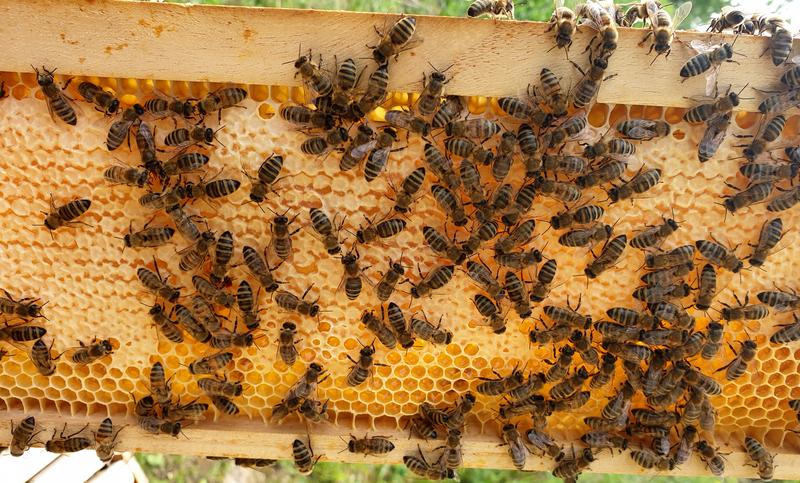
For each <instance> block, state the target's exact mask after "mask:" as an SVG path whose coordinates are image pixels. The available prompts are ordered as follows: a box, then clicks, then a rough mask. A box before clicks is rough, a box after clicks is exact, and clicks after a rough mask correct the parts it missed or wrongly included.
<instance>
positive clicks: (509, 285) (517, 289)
mask: <svg viewBox="0 0 800 483" xmlns="http://www.w3.org/2000/svg"><path fill="white" fill-rule="evenodd" d="M503 288H505V291H506V293H507V294H508V298H509V299H510V300H511V303H512V304H513V306H514V311H515V312H516V313H517V315H519V318H520V319H527V318H528V317H530V316H531V313H532V310H531V304H530V299H529V296H528V291H527V287H526V286H525V282H523V281H522V280H521V279H520V278H519V277H517V275H516V274H515V273H514V272H512V271H508V272H506V275H505V284H504V287H503Z"/></svg>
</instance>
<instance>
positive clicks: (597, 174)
mask: <svg viewBox="0 0 800 483" xmlns="http://www.w3.org/2000/svg"><path fill="white" fill-rule="evenodd" d="M626 167H627V163H626V162H625V161H622V160H619V159H613V158H603V162H602V164H601V165H600V166H599V167H598V168H597V169H594V170H592V171H590V172H588V173H586V174H584V175H581V176H578V177H577V178H575V184H577V185H578V186H580V187H581V188H583V189H585V188H591V187H592V186H597V185H600V184H603V183H608V182H610V181H613V180H615V179H617V178H619V177H620V176H622V174H623V173H624V172H625V169H626Z"/></svg>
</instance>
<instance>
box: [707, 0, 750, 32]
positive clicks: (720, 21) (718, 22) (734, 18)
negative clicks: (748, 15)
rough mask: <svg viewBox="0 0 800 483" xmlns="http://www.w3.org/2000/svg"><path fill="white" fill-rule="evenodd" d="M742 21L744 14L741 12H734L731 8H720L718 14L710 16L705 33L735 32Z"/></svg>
mask: <svg viewBox="0 0 800 483" xmlns="http://www.w3.org/2000/svg"><path fill="white" fill-rule="evenodd" d="M744 21H745V14H744V13H743V12H742V11H741V10H735V9H734V8H733V7H729V6H725V7H722V10H721V11H720V12H718V13H713V14H712V15H711V21H710V22H709V24H708V28H707V29H706V32H718V33H722V32H724V31H725V30H734V31H735V30H736V29H737V27H739V26H740V25H742V24H743V23H744Z"/></svg>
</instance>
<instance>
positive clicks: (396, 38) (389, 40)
mask: <svg viewBox="0 0 800 483" xmlns="http://www.w3.org/2000/svg"><path fill="white" fill-rule="evenodd" d="M416 29H417V19H416V18H414V17H405V16H403V17H400V19H399V20H398V21H397V22H395V24H394V25H392V26H391V27H390V28H389V30H388V31H386V32H385V33H382V32H381V31H380V30H378V28H377V27H376V28H375V32H377V33H378V35H380V36H381V40H380V42H378V45H376V46H375V47H373V48H372V58H373V59H375V62H377V63H378V64H381V65H382V64H386V63H388V62H389V59H390V58H391V57H394V58H395V60H396V59H397V58H398V57H399V55H400V52H402V51H404V50H408V49H410V48H413V47H414V45H415V43H418V42H419V40H417V41H416V42H411V39H412V37H413V36H414V32H415V31H416Z"/></svg>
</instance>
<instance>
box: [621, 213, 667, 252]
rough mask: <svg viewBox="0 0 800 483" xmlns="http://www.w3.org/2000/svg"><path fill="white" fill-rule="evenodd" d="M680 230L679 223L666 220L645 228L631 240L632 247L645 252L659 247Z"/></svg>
mask: <svg viewBox="0 0 800 483" xmlns="http://www.w3.org/2000/svg"><path fill="white" fill-rule="evenodd" d="M677 229H678V222H676V221H675V220H674V219H672V218H664V223H662V224H660V225H656V226H651V227H648V228H645V229H644V230H642V231H640V232H638V233H637V234H636V235H635V236H634V237H633V238H631V246H632V247H634V248H638V249H639V250H644V249H647V248H653V247H656V248H657V247H659V246H661V244H662V243H664V240H666V238H667V237H668V236H670V235H671V234H673V233H674V232H675V231H677Z"/></svg>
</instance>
